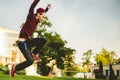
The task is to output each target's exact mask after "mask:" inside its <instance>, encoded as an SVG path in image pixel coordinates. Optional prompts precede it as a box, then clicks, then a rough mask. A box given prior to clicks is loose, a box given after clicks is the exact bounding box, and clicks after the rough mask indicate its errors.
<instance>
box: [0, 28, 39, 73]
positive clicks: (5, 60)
mask: <svg viewBox="0 0 120 80" xmlns="http://www.w3.org/2000/svg"><path fill="white" fill-rule="evenodd" d="M18 35H19V32H18V31H16V30H12V29H8V28H5V27H0V38H1V39H0V64H2V65H8V67H9V68H10V67H11V65H12V64H18V63H20V62H23V61H24V60H25V59H24V57H23V55H22V53H21V51H20V50H19V49H18V47H17V46H13V44H15V43H16V41H17V40H18ZM36 66H37V64H33V65H32V66H30V67H28V68H27V69H26V74H27V75H31V74H32V75H36V74H37V73H36ZM31 67H33V68H34V69H32V70H30V69H31ZM28 71H29V72H28ZM30 71H31V72H30Z"/></svg>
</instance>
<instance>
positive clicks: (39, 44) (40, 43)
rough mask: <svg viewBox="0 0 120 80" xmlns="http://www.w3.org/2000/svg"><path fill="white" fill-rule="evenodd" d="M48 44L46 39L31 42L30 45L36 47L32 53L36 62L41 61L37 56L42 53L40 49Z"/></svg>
mask: <svg viewBox="0 0 120 80" xmlns="http://www.w3.org/2000/svg"><path fill="white" fill-rule="evenodd" d="M46 42H47V40H46V39H45V38H34V39H32V40H30V45H31V46H34V47H35V48H34V50H33V52H32V56H33V58H34V59H35V60H38V61H39V60H40V58H39V57H38V56H37V54H38V52H39V51H40V49H41V48H42V47H43V46H44V45H45V43H46Z"/></svg>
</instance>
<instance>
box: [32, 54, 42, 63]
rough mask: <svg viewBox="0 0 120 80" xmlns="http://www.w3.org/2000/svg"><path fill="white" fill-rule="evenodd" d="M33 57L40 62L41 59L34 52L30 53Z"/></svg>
mask: <svg viewBox="0 0 120 80" xmlns="http://www.w3.org/2000/svg"><path fill="white" fill-rule="evenodd" d="M32 57H33V59H35V62H40V61H41V59H40V58H39V57H38V55H36V54H32Z"/></svg>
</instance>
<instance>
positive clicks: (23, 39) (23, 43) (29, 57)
mask: <svg viewBox="0 0 120 80" xmlns="http://www.w3.org/2000/svg"><path fill="white" fill-rule="evenodd" d="M39 1H40V0H34V2H33V3H32V5H31V7H30V9H29V14H28V16H27V19H26V22H25V24H24V26H23V27H22V29H21V31H20V34H19V41H18V47H19V49H20V51H21V52H22V53H23V55H24V57H25V59H26V61H24V62H22V63H20V64H18V65H12V68H11V71H10V77H14V74H15V72H16V71H20V70H22V69H25V68H27V67H28V66H30V65H32V64H33V62H34V60H35V61H37V62H38V61H40V60H41V59H40V58H39V57H38V56H37V53H38V52H39V50H40V49H41V48H42V47H43V46H44V44H45V43H46V39H45V38H31V36H32V34H33V33H34V31H35V29H36V27H37V24H38V23H39V22H42V21H43V20H44V17H45V13H46V12H47V11H48V10H49V9H50V7H51V5H50V4H48V6H47V7H46V9H43V8H38V9H37V11H36V14H34V8H35V6H36V5H37V4H38V2H39ZM31 47H35V48H34V50H33V51H31Z"/></svg>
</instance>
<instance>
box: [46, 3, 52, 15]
mask: <svg viewBox="0 0 120 80" xmlns="http://www.w3.org/2000/svg"><path fill="white" fill-rule="evenodd" d="M50 8H51V4H48V5H47V7H46V9H45V13H46V12H47V11H48V10H49V9H50Z"/></svg>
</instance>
